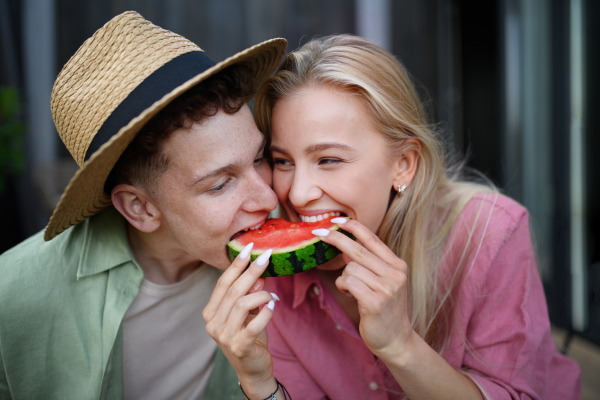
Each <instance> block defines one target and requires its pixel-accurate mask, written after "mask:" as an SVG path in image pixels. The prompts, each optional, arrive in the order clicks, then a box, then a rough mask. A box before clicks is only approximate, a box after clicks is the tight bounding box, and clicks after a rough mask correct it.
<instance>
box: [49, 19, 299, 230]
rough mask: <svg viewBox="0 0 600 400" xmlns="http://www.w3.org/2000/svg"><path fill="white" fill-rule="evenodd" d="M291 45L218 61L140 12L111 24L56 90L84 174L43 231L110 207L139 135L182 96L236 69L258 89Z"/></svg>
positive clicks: (56, 112)
mask: <svg viewBox="0 0 600 400" xmlns="http://www.w3.org/2000/svg"><path fill="white" fill-rule="evenodd" d="M286 44H287V42H286V41H285V39H272V40H268V41H266V42H263V43H261V44H258V45H256V46H253V47H251V48H249V49H246V50H244V51H242V52H239V53H237V54H236V55H234V56H232V57H229V58H228V59H226V60H224V61H222V62H220V63H215V62H214V61H212V60H211V59H210V57H208V56H207V55H206V53H205V52H204V51H203V50H202V49H200V48H199V47H198V46H196V45H195V44H194V43H192V42H190V41H189V40H187V39H185V38H183V37H181V36H179V35H176V34H175V33H173V32H170V31H167V30H165V29H162V28H160V27H158V26H156V25H153V24H152V23H151V22H150V21H147V20H145V19H144V18H143V17H142V16H141V15H139V14H138V13H136V12H132V11H129V12H125V13H123V14H121V15H118V16H116V17H115V18H113V19H112V20H110V21H109V22H108V23H107V24H106V25H104V26H103V27H102V28H100V29H99V30H98V31H96V33H95V34H94V36H92V37H91V38H89V39H88V40H87V41H85V43H83V45H82V46H81V47H80V48H79V50H78V51H77V53H75V55H74V56H73V57H71V59H70V60H69V62H67V64H66V65H65V66H64V68H63V69H62V71H61V72H60V74H59V75H58V78H56V82H55V84H54V88H53V89H52V97H51V99H50V107H51V109H52V118H53V119H54V123H55V124H56V129H57V130H58V133H59V134H60V137H61V139H62V141H63V142H64V143H65V145H66V146H67V148H68V149H69V152H70V153H71V155H72V156H73V158H74V159H75V161H77V164H79V166H80V169H79V170H78V171H77V173H76V174H75V176H74V177H73V178H72V179H71V182H70V183H69V185H68V186H67V188H66V189H65V191H64V193H63V195H62V197H61V199H60V202H59V203H58V205H57V206H56V209H55V210H54V213H53V214H52V217H51V218H50V222H49V223H48V226H47V227H46V230H45V232H44V240H51V239H52V238H54V237H56V235H58V234H60V233H61V232H63V231H65V230H66V229H68V228H69V227H71V226H73V225H76V224H78V223H80V222H82V221H84V220H85V219H86V218H88V217H90V216H92V215H94V214H96V213H97V212H99V211H100V210H102V209H104V208H106V207H107V206H109V205H110V204H111V200H110V197H109V196H107V195H106V194H105V193H104V190H103V187H104V183H105V181H106V178H107V177H108V174H109V173H110V171H111V170H112V168H113V166H114V165H115V163H116V162H117V160H118V159H119V156H120V155H121V154H122V153H123V151H124V150H125V148H126V147H127V145H128V144H129V143H130V142H131V140H133V138H134V136H135V135H136V133H137V132H138V131H139V130H140V129H141V128H142V127H143V126H144V124H146V122H148V120H150V118H152V117H153V116H154V115H156V114H157V113H158V112H159V111H160V110H161V109H163V108H164V107H165V106H166V105H167V104H169V102H171V101H172V100H173V99H175V98H176V97H177V96H179V95H180V94H182V93H183V92H185V91H186V90H188V89H189V88H191V87H192V86H194V85H196V84H198V83H199V82H201V81H202V80H204V79H206V78H208V77H209V76H211V75H214V74H215V73H216V72H218V71H220V70H222V69H223V68H225V67H228V66H230V65H232V64H237V63H244V64H246V65H248V66H249V67H250V68H251V69H252V71H253V72H254V76H255V79H256V82H257V87H258V86H259V85H260V83H262V82H263V81H264V80H265V79H266V78H268V77H269V76H270V75H271V74H272V73H273V72H274V71H275V69H276V68H277V66H278V65H279V62H280V61H281V58H282V57H283V55H284V52H285V48H286Z"/></svg>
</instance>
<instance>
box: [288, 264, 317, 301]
mask: <svg viewBox="0 0 600 400" xmlns="http://www.w3.org/2000/svg"><path fill="white" fill-rule="evenodd" d="M313 285H316V286H317V287H319V289H321V282H320V280H319V275H318V274H317V270H315V269H311V270H310V271H306V272H303V273H301V274H296V275H294V303H293V304H292V308H294V309H295V308H297V307H298V306H299V305H300V304H302V303H303V302H304V301H305V300H306V293H307V292H308V290H309V289H310V287H311V286H313Z"/></svg>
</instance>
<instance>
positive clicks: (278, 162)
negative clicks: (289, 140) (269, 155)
mask: <svg viewBox="0 0 600 400" xmlns="http://www.w3.org/2000/svg"><path fill="white" fill-rule="evenodd" d="M273 164H274V165H276V166H280V167H286V166H289V165H291V164H292V163H290V162H289V161H288V160H284V159H283V158H274V159H273Z"/></svg>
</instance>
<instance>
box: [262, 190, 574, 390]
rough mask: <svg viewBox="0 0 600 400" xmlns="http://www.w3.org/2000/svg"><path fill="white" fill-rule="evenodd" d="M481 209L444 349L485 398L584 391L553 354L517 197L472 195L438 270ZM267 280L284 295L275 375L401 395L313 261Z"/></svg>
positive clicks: (271, 328)
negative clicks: (305, 268)
mask: <svg viewBox="0 0 600 400" xmlns="http://www.w3.org/2000/svg"><path fill="white" fill-rule="evenodd" d="M477 216H478V217H479V219H478V223H477V224H476V227H475V229H474V231H473V239H472V241H471V244H472V245H471V246H470V247H468V248H467V252H466V253H465V254H464V256H465V257H467V263H466V264H465V265H466V268H467V269H466V271H468V273H466V274H465V278H464V280H463V282H462V284H461V286H460V288H459V290H457V294H456V300H457V301H456V304H457V319H456V321H455V324H454V327H453V330H452V333H451V336H450V342H449V346H448V349H447V350H446V351H444V352H443V353H442V357H443V358H444V359H445V360H446V361H447V362H448V363H449V364H450V365H451V366H453V367H454V368H456V369H461V370H462V371H464V372H466V373H467V374H468V375H469V376H470V377H471V378H472V379H473V380H474V381H475V383H476V384H477V386H478V387H479V389H480V391H481V392H482V394H483V396H484V398H486V397H487V398H490V399H530V398H532V399H578V398H579V397H580V392H581V382H580V371H579V367H578V366H577V364H576V363H575V362H574V361H573V360H571V359H569V358H567V357H565V356H563V355H561V354H558V353H555V345H554V342H553V340H552V337H551V335H550V322H549V319H548V311H547V307H546V300H545V297H544V292H543V288H542V283H541V280H540V277H539V273H538V270H537V267H536V261H535V255H534V251H533V247H532V243H531V237H530V233H529V226H528V215H527V211H526V210H525V209H524V208H523V207H522V206H521V205H519V204H517V203H516V202H514V201H513V200H511V199H509V198H507V197H505V196H498V197H496V196H494V195H489V194H478V195H476V196H475V197H474V198H473V199H472V200H471V201H470V202H469V203H468V204H467V205H466V207H465V209H464V210H463V211H462V213H461V215H460V216H459V218H458V219H457V221H456V222H455V224H454V226H453V228H452V230H451V232H450V234H449V237H448V240H447V242H446V248H445V251H444V253H445V254H446V257H445V258H444V261H443V264H442V269H441V273H444V272H446V273H447V272H448V271H450V270H452V269H451V267H452V266H453V265H455V264H456V260H458V259H459V258H460V256H461V255H462V254H463V250H464V248H465V240H466V238H467V237H468V236H469V231H470V230H471V227H472V225H473V223H472V221H474V220H475V219H476V218H477ZM469 221H471V223H469ZM266 289H267V290H269V291H271V292H274V293H276V294H277V295H279V297H280V298H281V301H280V302H278V303H277V306H276V309H275V314H274V316H273V320H272V322H271V323H270V324H269V325H268V327H267V330H268V333H269V349H270V350H271V353H272V355H273V361H274V364H275V376H276V377H277V379H279V381H280V382H281V383H282V384H284V385H285V387H286V388H287V389H288V390H289V392H290V394H291V396H292V397H293V398H298V399H307V400H311V399H325V398H330V399H377V400H383V399H400V398H402V397H403V392H402V389H401V388H400V386H399V385H398V383H397V382H396V381H395V379H394V377H393V376H392V374H391V373H390V371H389V370H388V368H387V367H386V366H385V364H384V363H383V362H381V361H380V360H377V359H376V358H375V357H374V356H373V354H372V353H371V352H370V351H369V350H368V349H367V347H366V346H365V344H364V342H363V340H362V338H361V337H360V335H359V333H358V330H357V329H356V328H355V327H354V325H353V324H352V323H351V321H350V319H349V318H348V316H347V315H346V314H345V312H344V311H343V310H342V309H341V307H340V306H339V304H338V303H337V302H336V301H335V299H334V298H333V296H332V295H331V294H330V293H329V291H328V290H327V289H326V288H325V287H324V286H323V285H322V284H321V281H320V280H319V277H318V275H317V273H316V271H315V270H311V271H307V272H305V273H302V274H298V275H293V276H289V277H281V278H276V279H271V278H269V279H267V284H266ZM463 339H466V341H465V340H463ZM465 342H466V343H468V346H469V349H466V348H465Z"/></svg>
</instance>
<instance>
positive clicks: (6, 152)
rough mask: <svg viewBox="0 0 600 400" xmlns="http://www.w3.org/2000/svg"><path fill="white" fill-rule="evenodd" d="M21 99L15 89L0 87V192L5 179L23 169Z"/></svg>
mask: <svg viewBox="0 0 600 400" xmlns="http://www.w3.org/2000/svg"><path fill="white" fill-rule="evenodd" d="M20 112H21V101H20V99H19V93H18V91H17V90H16V89H13V88H8V87H0V194H2V193H3V192H4V189H5V187H6V180H7V179H8V178H9V177H11V176H17V175H19V174H21V173H23V171H24V170H25V153H24V150H23V141H24V137H25V124H24V123H23V122H21V121H20V120H19V115H20Z"/></svg>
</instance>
